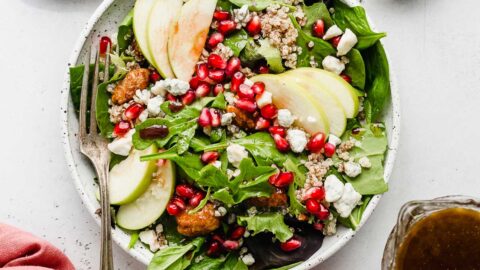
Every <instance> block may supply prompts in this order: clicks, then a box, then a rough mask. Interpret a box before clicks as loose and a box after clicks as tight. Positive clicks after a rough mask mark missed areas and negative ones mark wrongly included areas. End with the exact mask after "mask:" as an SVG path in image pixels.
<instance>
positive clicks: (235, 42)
mask: <svg viewBox="0 0 480 270" xmlns="http://www.w3.org/2000/svg"><path fill="white" fill-rule="evenodd" d="M248 39H249V38H248V34H247V32H246V31H245V30H243V29H242V30H240V31H237V32H236V33H235V34H232V35H230V36H228V37H227V38H225V40H224V41H223V44H224V45H225V46H227V47H229V48H230V49H232V51H233V54H234V55H235V56H239V55H240V53H241V52H242V50H243V49H244V48H245V46H246V45H247V42H248Z"/></svg>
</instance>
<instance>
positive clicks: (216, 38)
mask: <svg viewBox="0 0 480 270" xmlns="http://www.w3.org/2000/svg"><path fill="white" fill-rule="evenodd" d="M224 39H225V37H224V36H223V34H222V33H219V32H215V33H213V34H211V35H210V37H209V38H208V41H207V44H208V47H210V48H211V49H213V48H215V47H217V45H218V44H219V43H222V42H223V40H224Z"/></svg>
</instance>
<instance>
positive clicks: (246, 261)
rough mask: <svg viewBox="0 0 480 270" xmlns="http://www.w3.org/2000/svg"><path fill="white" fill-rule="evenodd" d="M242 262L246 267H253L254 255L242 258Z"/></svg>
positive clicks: (246, 255)
mask: <svg viewBox="0 0 480 270" xmlns="http://www.w3.org/2000/svg"><path fill="white" fill-rule="evenodd" d="M242 262H243V263H244V264H245V265H247V266H250V265H253V264H254V263H255V258H253V256H252V254H250V253H247V254H245V255H243V256H242Z"/></svg>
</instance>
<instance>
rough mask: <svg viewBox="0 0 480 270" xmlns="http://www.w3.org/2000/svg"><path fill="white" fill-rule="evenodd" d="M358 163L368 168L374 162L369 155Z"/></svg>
mask: <svg viewBox="0 0 480 270" xmlns="http://www.w3.org/2000/svg"><path fill="white" fill-rule="evenodd" d="M358 164H360V166H362V167H363V168H367V169H369V168H371V167H372V163H371V162H370V159H368V157H361V158H360V159H359V160H358Z"/></svg>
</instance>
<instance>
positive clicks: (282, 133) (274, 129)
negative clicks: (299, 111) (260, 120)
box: [264, 116, 287, 137]
mask: <svg viewBox="0 0 480 270" xmlns="http://www.w3.org/2000/svg"><path fill="white" fill-rule="evenodd" d="M264 117H265V116H264ZM268 132H270V134H272V136H273V135H275V134H278V135H280V136H281V137H285V136H286V135H287V131H286V130H285V128H284V127H281V126H272V127H270V128H269V129H268Z"/></svg>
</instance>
